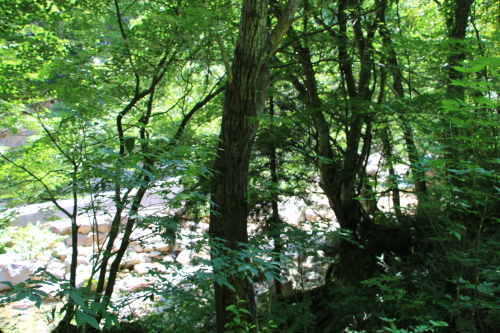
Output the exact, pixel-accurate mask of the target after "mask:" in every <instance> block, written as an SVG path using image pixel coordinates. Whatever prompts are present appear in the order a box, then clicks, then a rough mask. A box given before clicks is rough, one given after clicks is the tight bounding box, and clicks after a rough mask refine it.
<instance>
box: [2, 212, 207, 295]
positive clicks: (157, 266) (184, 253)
mask: <svg viewBox="0 0 500 333" xmlns="http://www.w3.org/2000/svg"><path fill="white" fill-rule="evenodd" d="M77 224H78V225H79V228H78V240H77V249H78V258H77V277H76V284H77V287H80V286H83V285H85V284H86V283H87V282H88V281H89V278H90V276H91V272H92V267H93V265H94V264H95V263H96V262H97V261H98V260H99V259H98V258H99V257H98V254H99V253H100V252H102V251H103V250H104V246H105V244H106V241H107V239H108V237H107V236H108V233H109V230H110V221H107V220H105V219H101V220H99V219H98V220H97V221H94V222H91V220H88V219H86V220H85V219H82V220H81V221H80V220H79V221H78V222H77ZM185 224H187V225H188V226H189V227H188V228H184V229H183V230H182V232H181V234H183V237H182V241H179V242H173V244H172V243H170V242H166V241H165V240H163V239H162V238H161V236H160V235H157V234H156V233H154V232H153V231H152V230H149V229H141V228H136V229H135V230H134V231H133V233H132V235H131V242H130V244H129V246H128V248H127V251H126V254H125V256H124V257H123V259H122V261H121V265H120V268H121V271H120V280H119V282H118V283H117V288H118V289H119V290H123V291H128V292H135V291H138V290H140V289H141V288H143V287H146V286H147V285H148V283H147V282H146V281H147V279H145V278H143V279H141V277H142V276H143V275H146V274H147V273H148V272H149V271H150V270H157V271H159V272H161V273H164V274H168V273H172V271H169V270H168V269H167V267H169V265H168V264H167V263H171V262H177V263H179V264H181V265H182V266H189V265H190V264H191V260H192V259H193V257H194V256H195V253H193V251H192V250H190V249H187V248H188V247H189V244H190V243H191V242H192V241H193V238H195V240H196V238H199V237H200V235H203V233H204V232H206V230H207V229H208V223H207V221H204V222H203V221H202V222H200V223H198V224H196V223H194V222H187V223H185ZM42 227H43V228H48V229H49V230H50V231H51V232H53V233H55V234H57V235H60V236H62V237H65V238H64V239H63V240H62V241H60V242H57V243H53V244H50V246H49V249H48V250H50V251H49V252H50V255H39V256H37V257H36V260H30V261H27V260H21V256H20V255H17V254H13V253H10V254H3V255H0V281H8V282H10V283H12V284H13V285H16V284H18V283H20V282H24V281H26V280H27V279H28V278H29V277H30V275H32V274H34V273H35V272H36V270H38V269H39V268H43V269H45V270H46V271H47V272H49V273H50V274H52V275H54V276H55V277H56V278H58V279H62V280H69V273H70V266H71V259H72V258H71V257H72V251H73V249H72V237H71V222H70V221H69V220H64V221H59V222H46V223H44V224H43V225H42ZM119 242H121V239H118V240H117V241H116V242H115V244H119ZM115 250H116V249H115ZM45 253H47V252H45ZM196 255H197V256H202V257H205V258H208V253H197V254H196ZM110 264H111V262H110V263H109V265H110ZM109 265H108V267H109ZM94 279H95V277H94ZM7 289H9V287H8V285H5V284H0V291H4V290H7ZM41 290H43V291H45V292H46V293H47V294H48V295H49V296H48V297H47V298H46V300H54V295H55V294H56V293H57V290H58V287H57V286H53V285H52V286H51V285H43V287H42V288H41Z"/></svg>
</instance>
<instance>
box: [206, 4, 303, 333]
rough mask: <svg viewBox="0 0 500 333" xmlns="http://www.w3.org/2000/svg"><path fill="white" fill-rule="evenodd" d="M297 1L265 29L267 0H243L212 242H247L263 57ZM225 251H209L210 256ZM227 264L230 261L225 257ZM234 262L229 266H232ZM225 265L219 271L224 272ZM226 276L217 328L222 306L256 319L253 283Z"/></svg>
mask: <svg viewBox="0 0 500 333" xmlns="http://www.w3.org/2000/svg"><path fill="white" fill-rule="evenodd" d="M298 4H299V1H298V0H290V1H289V2H288V4H287V5H286V6H285V9H284V10H283V14H282V16H281V17H280V19H279V21H278V23H277V25H276V27H275V29H274V30H273V32H272V33H271V34H269V33H268V29H267V23H268V9H269V1H268V0H243V5H242V10H241V21H240V31H239V35H238V42H237V44H236V49H235V54H234V62H233V66H232V69H231V71H232V72H231V73H228V83H227V89H226V95H225V97H226V99H225V102H224V113H223V117H222V127H221V133H220V143H219V148H218V151H217V157H216V159H215V164H214V178H213V180H212V202H213V205H212V209H211V214H210V234H211V236H212V238H213V241H215V242H216V241H217V239H222V240H224V241H225V242H224V246H225V247H226V248H228V249H230V250H231V251H237V250H238V249H239V248H240V246H241V245H240V244H241V243H247V242H248V233H247V215H248V207H247V198H246V193H247V186H248V167H249V164H250V154H251V152H252V148H253V141H254V138H255V134H256V132H257V128H258V120H259V117H260V116H261V115H262V112H263V110H264V106H265V101H266V98H267V91H268V88H269V84H270V78H269V68H268V59H269V57H270V56H271V55H272V53H273V52H274V50H276V47H277V45H278V43H279V42H280V40H281V39H282V37H283V36H284V34H285V33H286V30H288V27H289V26H290V24H291V23H292V22H293V15H294V13H295V11H296V9H297V7H298ZM225 255H227V253H224V252H221V251H218V252H216V251H212V258H213V257H214V256H225ZM227 264H230V262H229V261H228V262H227ZM213 269H214V273H215V275H216V276H219V275H221V274H224V272H223V271H222V269H221V267H213ZM236 269H237V267H229V271H230V272H231V271H236ZM227 270H228V268H227V267H225V268H224V271H225V272H227ZM227 281H228V282H229V283H230V284H231V285H232V287H233V288H234V290H232V289H230V288H228V287H227V286H223V285H220V284H218V283H216V284H215V304H216V311H217V331H218V332H221V333H222V332H224V331H225V328H224V327H225V325H226V323H228V322H231V321H232V318H228V316H229V315H230V313H228V311H226V308H227V307H228V306H230V305H236V304H237V303H238V299H239V300H244V301H245V303H240V304H239V305H238V306H240V307H243V308H245V309H246V310H247V311H249V312H250V314H251V315H248V316H246V317H244V318H243V319H244V320H245V321H247V322H248V323H255V320H256V318H255V311H256V310H255V298H254V292H253V286H252V284H251V283H250V282H249V279H246V278H245V277H242V276H236V275H234V274H231V273H230V274H229V276H227Z"/></svg>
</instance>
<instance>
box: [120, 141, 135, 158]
mask: <svg viewBox="0 0 500 333" xmlns="http://www.w3.org/2000/svg"><path fill="white" fill-rule="evenodd" d="M123 142H124V143H125V148H126V149H127V151H128V153H129V154H132V151H133V150H134V147H135V138H132V137H128V138H125V139H123Z"/></svg>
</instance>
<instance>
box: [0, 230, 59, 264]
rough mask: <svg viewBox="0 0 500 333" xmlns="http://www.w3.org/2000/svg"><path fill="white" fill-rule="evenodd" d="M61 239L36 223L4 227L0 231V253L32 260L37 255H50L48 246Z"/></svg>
mask: <svg viewBox="0 0 500 333" xmlns="http://www.w3.org/2000/svg"><path fill="white" fill-rule="evenodd" d="M61 239H62V237H61V236H59V235H56V234H54V233H52V232H50V231H49V230H48V229H45V228H41V227H40V225H38V224H37V225H32V224H28V225H27V226H26V227H6V228H5V229H4V230H2V232H1V233H0V254H1V253H15V254H18V255H19V256H20V257H21V258H22V259H23V260H33V259H36V258H37V257H38V256H42V257H43V256H45V257H50V255H51V250H50V246H51V245H54V244H55V243H57V242H58V241H60V240H61Z"/></svg>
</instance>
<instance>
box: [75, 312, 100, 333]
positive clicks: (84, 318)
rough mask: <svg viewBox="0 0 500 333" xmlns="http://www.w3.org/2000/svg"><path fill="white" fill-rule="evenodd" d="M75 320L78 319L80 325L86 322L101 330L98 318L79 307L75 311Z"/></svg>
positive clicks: (77, 323) (77, 322)
mask: <svg viewBox="0 0 500 333" xmlns="http://www.w3.org/2000/svg"><path fill="white" fill-rule="evenodd" d="M75 320H76V325H77V326H78V327H80V326H81V325H83V324H84V323H87V324H89V325H91V326H92V327H95V328H96V329H98V330H100V327H99V323H98V322H97V320H96V319H95V318H94V317H93V316H91V315H88V314H86V313H85V312H83V311H82V310H80V309H77V310H76V312H75Z"/></svg>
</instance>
